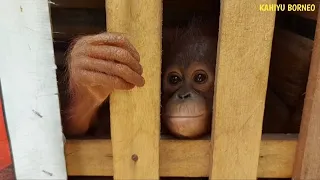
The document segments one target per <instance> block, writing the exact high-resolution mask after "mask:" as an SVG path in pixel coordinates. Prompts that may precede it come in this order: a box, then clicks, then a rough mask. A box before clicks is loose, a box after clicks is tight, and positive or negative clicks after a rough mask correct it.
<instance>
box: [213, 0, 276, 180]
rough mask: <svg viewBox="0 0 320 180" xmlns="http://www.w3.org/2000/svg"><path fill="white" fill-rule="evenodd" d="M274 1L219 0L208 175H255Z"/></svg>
mask: <svg viewBox="0 0 320 180" xmlns="http://www.w3.org/2000/svg"><path fill="white" fill-rule="evenodd" d="M263 3H266V4H267V3H276V1H275V0H259V1H256V0H223V1H221V13H220V31H219V42H218V56H217V69H216V70H217V71H216V73H217V75H216V88H215V100H214V116H213V130H212V143H211V144H212V157H211V160H212V161H211V166H212V167H211V170H209V171H210V172H209V176H210V179H219V180H221V179H232V180H234V179H256V177H257V168H258V159H259V148H260V140H261V130H262V119H263V111H264V106H265V95H266V88H267V79H268V71H269V62H270V53H271V43H272V37H273V31H274V20H275V12H261V11H259V6H260V4H263Z"/></svg>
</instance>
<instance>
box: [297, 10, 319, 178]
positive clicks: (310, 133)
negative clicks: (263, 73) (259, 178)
mask: <svg viewBox="0 0 320 180" xmlns="http://www.w3.org/2000/svg"><path fill="white" fill-rule="evenodd" d="M318 17H320V13H319V15H318ZM319 60H320V21H318V23H317V29H316V35H315V39H314V47H313V53H312V58H311V64H310V72H309V80H308V85H307V92H306V97H305V101H304V109H303V114H302V122H301V127H300V134H299V142H298V146H297V153H296V159H295V163H294V172H293V178H294V179H296V180H300V179H301V180H302V179H303V180H304V179H306V180H309V179H320V150H319V147H320V121H319V118H320V78H319V77H320V61H319Z"/></svg>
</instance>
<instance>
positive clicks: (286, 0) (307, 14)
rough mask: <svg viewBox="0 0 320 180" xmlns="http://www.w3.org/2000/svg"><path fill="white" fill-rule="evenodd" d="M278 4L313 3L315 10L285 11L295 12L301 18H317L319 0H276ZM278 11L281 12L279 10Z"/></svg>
mask: <svg viewBox="0 0 320 180" xmlns="http://www.w3.org/2000/svg"><path fill="white" fill-rule="evenodd" d="M278 4H286V5H288V4H314V5H315V7H316V9H315V11H285V13H291V14H296V15H298V16H301V17H303V18H307V19H313V20H317V15H318V11H319V4H320V0H278ZM280 13H282V12H281V11H280Z"/></svg>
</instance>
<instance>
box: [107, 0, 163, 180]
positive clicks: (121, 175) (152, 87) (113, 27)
mask: <svg viewBox="0 0 320 180" xmlns="http://www.w3.org/2000/svg"><path fill="white" fill-rule="evenodd" d="M106 9H107V18H108V19H107V28H108V29H107V30H108V31H109V32H120V33H125V35H126V36H127V37H128V39H129V40H130V41H131V43H132V44H133V45H134V46H135V47H136V49H137V50H138V52H139V53H140V57H141V64H142V66H143V68H144V71H143V77H144V78H145V82H146V83H145V86H144V87H143V88H138V89H137V88H135V89H134V90H132V91H130V92H128V91H122V92H115V93H113V94H111V98H110V104H111V105H110V113H111V138H112V144H113V146H112V147H113V167H114V179H121V180H123V179H139V180H140V179H154V180H155V179H159V138H160V84H161V83H160V81H161V51H162V47H161V43H162V40H161V30H162V1H161V0H154V1H150V0H135V1H127V0H108V1H107V3H106ZM134 154H136V155H137V156H138V160H137V161H133V160H132V159H131V157H132V155H134Z"/></svg>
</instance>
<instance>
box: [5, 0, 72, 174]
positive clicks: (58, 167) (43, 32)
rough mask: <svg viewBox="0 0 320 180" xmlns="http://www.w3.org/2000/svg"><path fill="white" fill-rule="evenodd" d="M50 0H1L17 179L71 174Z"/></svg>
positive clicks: (7, 107) (7, 97)
mask: <svg viewBox="0 0 320 180" xmlns="http://www.w3.org/2000/svg"><path fill="white" fill-rule="evenodd" d="M55 69H56V66H55V64H54V53H53V44H52V36H51V25H50V14H49V8H48V1H47V0H1V5H0V78H1V83H2V90H3V96H4V106H5V112H6V118H7V121H8V128H9V133H10V139H11V146H12V149H13V158H14V165H15V172H16V177H17V179H21V180H25V179H55V180H57V179H61V180H63V179H67V178H66V167H65V158H64V149H63V140H62V139H63V136H62V128H61V123H60V111H59V102H58V89H57V83H56V75H55Z"/></svg>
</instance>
